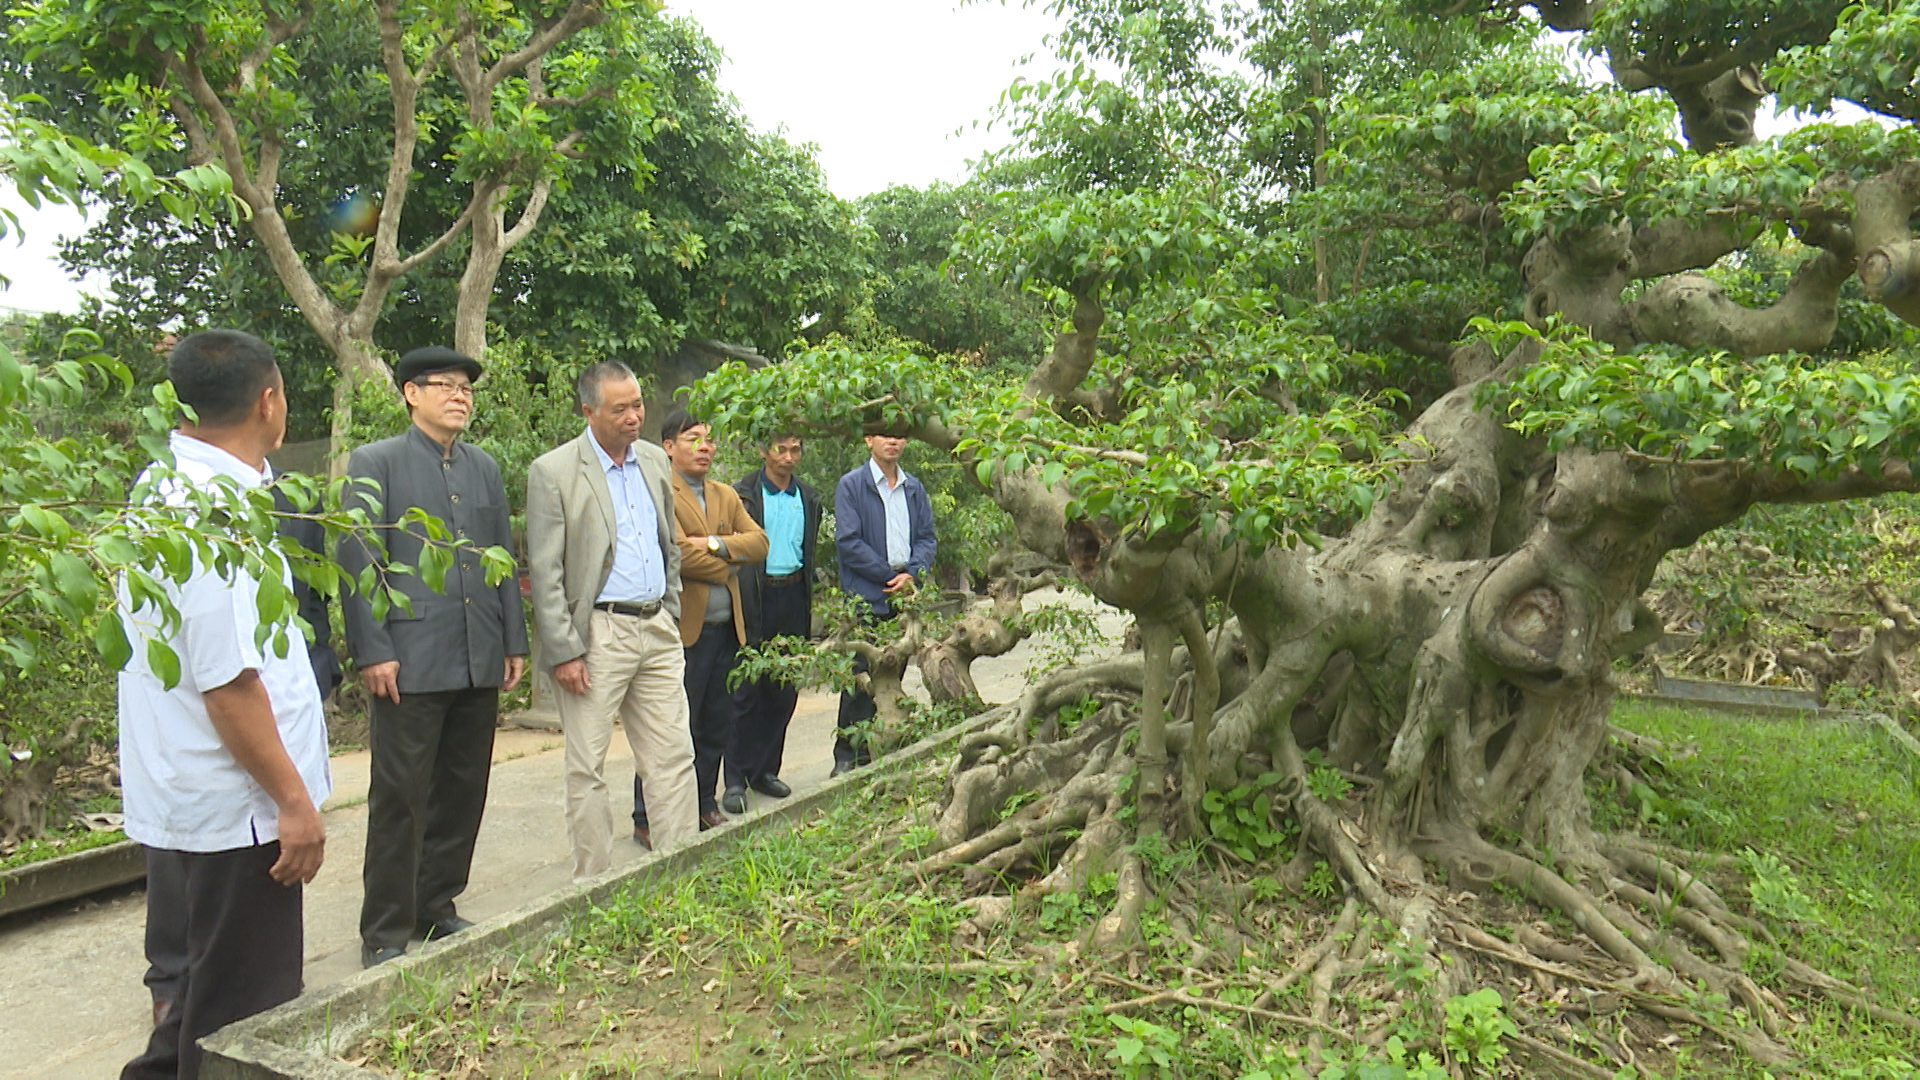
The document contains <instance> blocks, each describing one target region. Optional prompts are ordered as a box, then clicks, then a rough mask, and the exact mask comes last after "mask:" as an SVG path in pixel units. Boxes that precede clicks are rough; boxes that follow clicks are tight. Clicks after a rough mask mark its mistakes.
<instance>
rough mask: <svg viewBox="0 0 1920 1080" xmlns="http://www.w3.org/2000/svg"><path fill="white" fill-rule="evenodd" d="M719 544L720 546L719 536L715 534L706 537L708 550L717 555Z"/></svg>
mask: <svg viewBox="0 0 1920 1080" xmlns="http://www.w3.org/2000/svg"><path fill="white" fill-rule="evenodd" d="M721 546H722V545H721V543H720V538H719V537H717V536H709V537H707V550H708V551H709V552H712V553H713V554H715V555H718V554H720V548H721Z"/></svg>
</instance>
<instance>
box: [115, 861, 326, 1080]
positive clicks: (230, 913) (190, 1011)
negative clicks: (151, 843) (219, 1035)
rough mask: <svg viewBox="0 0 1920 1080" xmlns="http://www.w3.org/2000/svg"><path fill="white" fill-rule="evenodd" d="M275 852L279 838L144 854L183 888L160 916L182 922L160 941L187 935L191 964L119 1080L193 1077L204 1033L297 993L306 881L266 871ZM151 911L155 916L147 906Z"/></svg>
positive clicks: (170, 897)
mask: <svg viewBox="0 0 1920 1080" xmlns="http://www.w3.org/2000/svg"><path fill="white" fill-rule="evenodd" d="M279 858H280V844H279V842H278V841H275V842H273V843H267V844H260V845H258V846H256V847H246V848H237V849H234V850H232V851H216V852H212V853H207V854H202V853H199V852H187V851H156V850H149V851H148V852H147V865H148V867H149V868H151V867H154V866H156V865H159V866H161V867H162V870H161V873H162V877H163V878H164V879H165V880H166V881H168V882H171V883H172V884H173V885H174V886H176V887H177V891H173V892H169V893H168V894H167V895H166V896H165V897H164V898H163V903H162V905H161V906H162V908H163V909H165V908H169V907H170V908H172V909H173V910H171V911H164V910H163V912H162V913H163V914H165V915H167V916H168V917H169V918H173V919H179V920H182V921H183V926H181V927H176V928H172V929H169V930H166V931H163V932H162V933H161V935H160V939H161V940H163V941H176V942H184V943H185V945H186V962H185V966H184V967H183V968H182V969H181V970H180V971H179V974H178V977H177V979H175V980H173V981H172V983H171V986H172V989H173V997H172V1000H173V1008H172V1009H170V1010H169V1011H168V1012H167V1016H166V1019H164V1020H162V1021H161V1022H160V1024H159V1026H157V1027H155V1028H154V1029H153V1034H152V1035H151V1036H150V1037H149V1038H148V1040H147V1049H146V1052H145V1053H142V1054H141V1055H140V1056H139V1057H137V1058H134V1059H133V1060H132V1061H130V1062H128V1063H127V1067H126V1068H125V1069H123V1070H121V1073H120V1077H121V1080H160V1078H163V1077H164V1078H167V1080H172V1078H174V1077H179V1078H181V1080H194V1078H196V1077H198V1076H199V1075H200V1058H201V1052H200V1045H199V1043H200V1039H201V1038H203V1037H205V1036H207V1035H211V1034H213V1033H214V1032H215V1031H218V1030H219V1029H221V1028H223V1027H225V1026H227V1025H228V1024H231V1023H233V1022H234V1021H235V1020H239V1019H242V1018H244V1017H248V1016H252V1015H253V1014H254V1013H257V1012H264V1011H266V1010H267V1009H271V1008H273V1007H274V1006H275V1005H279V1004H281V1003H282V1002H287V1001H292V1000H293V999H294V998H296V997H299V996H300V965H301V960H302V955H301V954H302V952H303V951H304V949H303V945H304V943H303V941H302V938H301V927H300V895H301V893H300V886H298V885H292V886H287V885H281V884H279V883H277V882H275V881H274V880H273V878H272V877H270V876H268V871H269V870H270V869H272V867H273V864H274V862H275V860H277V859H279ZM148 912H149V918H151V917H152V914H153V908H152V905H151V904H150V905H149V908H148ZM150 932H151V928H150ZM166 959H167V958H166V957H152V956H150V957H149V958H148V960H149V962H155V963H162V962H164V961H165V960H166Z"/></svg>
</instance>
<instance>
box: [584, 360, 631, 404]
mask: <svg viewBox="0 0 1920 1080" xmlns="http://www.w3.org/2000/svg"><path fill="white" fill-rule="evenodd" d="M631 378H633V369H632V368H630V367H628V366H627V365H625V364H623V363H621V362H620V361H618V360H602V361H600V362H599V363H597V364H588V365H587V367H586V370H584V371H582V372H581V373H580V375H579V377H578V378H576V379H575V380H574V381H573V392H574V397H575V398H576V399H577V400H578V401H579V403H580V404H582V405H592V406H595V407H598V406H599V404H600V385H601V384H602V383H605V382H606V381H608V380H609V379H631Z"/></svg>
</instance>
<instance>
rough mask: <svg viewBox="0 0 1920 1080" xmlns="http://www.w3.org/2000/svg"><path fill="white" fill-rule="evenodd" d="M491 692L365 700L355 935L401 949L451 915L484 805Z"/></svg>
mask: <svg viewBox="0 0 1920 1080" xmlns="http://www.w3.org/2000/svg"><path fill="white" fill-rule="evenodd" d="M499 714H500V691H499V690H498V689H497V688H495V687H491V686H486V687H474V688H471V689H467V690H442V691H438V692H434V693H425V694H401V695H400V701H399V703H398V704H395V703H394V702H391V701H388V700H386V699H385V698H374V699H373V710H372V717H371V721H370V723H369V725H368V729H367V742H368V749H369V750H370V751H371V753H370V754H369V756H370V757H371V759H372V763H371V764H372V776H371V778H370V783H369V784H368V786H367V862H366V867H365V869H364V870H363V871H362V873H361V882H362V884H363V885H364V886H365V890H366V896H365V899H364V900H363V901H362V902H361V904H360V939H361V940H362V941H364V942H365V943H366V944H368V945H370V946H373V947H374V948H383V949H384V948H405V947H406V945H407V939H408V938H409V937H411V936H413V934H414V931H415V930H416V928H418V927H420V926H422V925H424V924H426V923H430V922H434V921H436V920H439V919H444V918H446V917H447V916H449V915H452V914H454V908H453V898H454V897H456V896H459V895H460V894H461V893H462V892H465V891H466V888H467V872H468V870H469V869H470V868H471V867H472V865H473V843H474V840H475V839H476V838H478V837H479V835H480V816H481V814H482V813H483V812H484V811H485V810H486V808H487V778H488V774H489V773H490V772H491V771H492V769H493V729H494V723H495V721H496V720H497V719H498V718H499Z"/></svg>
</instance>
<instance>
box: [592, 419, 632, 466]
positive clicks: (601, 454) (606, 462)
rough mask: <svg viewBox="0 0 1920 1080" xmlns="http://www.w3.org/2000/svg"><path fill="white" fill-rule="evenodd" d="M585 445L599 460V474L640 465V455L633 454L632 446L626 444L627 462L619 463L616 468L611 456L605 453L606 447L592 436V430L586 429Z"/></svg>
mask: <svg viewBox="0 0 1920 1080" xmlns="http://www.w3.org/2000/svg"><path fill="white" fill-rule="evenodd" d="M587 445H588V446H591V447H593V456H594V457H596V458H599V459H600V471H601V472H612V471H613V470H614V469H616V468H619V467H621V466H626V465H638V464H639V463H640V455H639V454H636V453H634V452H633V444H632V443H628V444H627V460H625V461H623V462H621V463H620V465H619V466H616V465H615V464H614V463H613V455H612V454H609V453H607V450H606V447H604V446H601V445H600V440H599V438H598V437H597V436H595V435H594V433H593V429H592V428H588V429H587Z"/></svg>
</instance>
